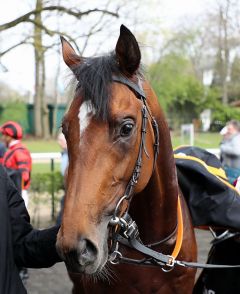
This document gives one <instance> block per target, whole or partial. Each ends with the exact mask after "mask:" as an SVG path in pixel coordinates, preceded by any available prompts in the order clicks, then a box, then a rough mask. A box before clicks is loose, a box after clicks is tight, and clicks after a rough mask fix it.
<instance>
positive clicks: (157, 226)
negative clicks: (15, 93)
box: [131, 120, 178, 243]
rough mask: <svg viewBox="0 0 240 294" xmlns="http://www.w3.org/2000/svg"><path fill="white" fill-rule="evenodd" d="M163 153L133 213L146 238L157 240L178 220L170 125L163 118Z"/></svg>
mask: <svg viewBox="0 0 240 294" xmlns="http://www.w3.org/2000/svg"><path fill="white" fill-rule="evenodd" d="M159 125H160V128H159V137H160V146H159V156H158V160H157V163H156V167H155V170H154V172H153V175H152V177H151V179H150V181H149V183H148V185H147V186H146V188H145V189H144V191H142V192H141V193H139V194H137V195H135V196H134V199H133V201H132V204H131V206H132V208H131V211H132V214H133V216H134V219H136V222H137V224H138V226H139V231H140V234H141V237H142V239H143V241H145V242H150V243H151V242H156V241H159V240H160V239H162V238H165V237H166V236H168V235H169V234H171V233H172V231H173V230H174V228H175V227H176V223H177V196H178V184H177V177H176V169H175V162H174V157H173V151H172V145H171V139H170V134H169V131H168V126H167V125H166V122H165V120H164V121H160V122H159Z"/></svg>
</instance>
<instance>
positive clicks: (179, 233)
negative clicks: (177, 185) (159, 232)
mask: <svg viewBox="0 0 240 294" xmlns="http://www.w3.org/2000/svg"><path fill="white" fill-rule="evenodd" d="M177 219H178V228H177V239H176V243H175V247H174V249H173V253H172V255H171V256H172V257H173V258H174V259H175V258H176V257H177V256H178V254H179V251H180V250H181V247H182V241H183V217H182V207H181V202H180V197H179V196H178V205H177Z"/></svg>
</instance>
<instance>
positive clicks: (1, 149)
mask: <svg viewBox="0 0 240 294" xmlns="http://www.w3.org/2000/svg"><path fill="white" fill-rule="evenodd" d="M5 152H6V147H5V144H4V143H3V142H0V164H2V161H3V156H4V154H5Z"/></svg>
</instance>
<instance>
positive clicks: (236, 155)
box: [220, 120, 240, 183]
mask: <svg viewBox="0 0 240 294" xmlns="http://www.w3.org/2000/svg"><path fill="white" fill-rule="evenodd" d="M220 134H221V135H222V136H223V140H222V142H221V144H220V159H221V162H222V164H223V167H224V169H225V172H226V174H227V177H228V179H229V181H230V183H233V182H234V181H235V180H236V178H237V177H238V176H239V175H240V123H239V122H238V121H236V120H231V121H229V122H228V123H227V124H226V126H225V127H224V128H223V129H222V130H221V132H220Z"/></svg>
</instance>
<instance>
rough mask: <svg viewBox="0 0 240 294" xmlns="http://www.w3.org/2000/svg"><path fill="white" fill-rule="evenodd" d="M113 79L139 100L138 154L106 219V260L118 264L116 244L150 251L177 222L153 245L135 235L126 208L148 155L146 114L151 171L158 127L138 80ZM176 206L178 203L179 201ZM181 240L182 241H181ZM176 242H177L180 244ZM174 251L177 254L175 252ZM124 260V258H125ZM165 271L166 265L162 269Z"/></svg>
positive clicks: (168, 258) (168, 259)
mask: <svg viewBox="0 0 240 294" xmlns="http://www.w3.org/2000/svg"><path fill="white" fill-rule="evenodd" d="M113 81H114V82H117V83H121V84H124V85H126V86H127V87H128V88H129V89H130V90H132V91H133V92H134V93H135V95H136V97H137V98H138V99H140V100H141V101H142V104H143V106H142V110H141V112H142V126H141V139H140V146H139V151H138V156H137V160H136V163H135V167H134V169H133V173H132V176H131V178H130V180H129V182H128V184H127V186H126V189H125V192H124V195H123V196H122V197H121V198H120V200H119V201H118V203H117V205H116V208H115V210H114V213H113V216H112V218H111V220H110V223H109V224H110V226H112V237H111V242H112V246H111V249H110V262H111V263H113V264H116V263H119V261H120V259H121V261H123V259H124V258H123V257H122V254H121V253H120V252H119V251H118V247H119V243H122V244H124V245H127V246H129V245H130V244H129V242H126V240H128V241H129V240H131V243H132V244H131V245H130V246H131V247H134V248H135V249H136V250H137V251H140V252H142V251H144V252H142V253H146V251H152V252H155V251H153V250H152V249H150V248H151V247H153V246H156V245H159V244H162V243H164V242H166V241H168V240H169V239H171V238H172V237H173V236H174V235H175V233H176V231H177V227H178V226H177V225H176V227H175V229H174V231H173V232H172V233H171V234H170V235H169V236H168V237H166V238H164V239H163V240H161V241H159V242H156V243H155V244H150V245H147V246H146V249H145V248H144V247H145V245H143V244H142V242H141V240H140V238H139V233H138V228H137V225H136V223H135V221H133V220H132V218H131V217H130V215H129V214H128V211H129V207H130V202H131V199H132V196H133V192H134V187H135V186H136V185H137V183H138V179H139V176H140V172H141V168H142V159H143V152H144V153H145V154H146V156H148V157H149V155H148V153H147V150H146V147H145V141H146V132H147V130H146V127H147V120H148V115H149V116H150V118H151V125H152V128H153V131H154V144H153V148H154V161H153V170H154V168H155V164H156V160H157V157H158V153H159V130H158V124H157V122H156V120H155V118H154V117H153V116H152V114H151V112H150V109H149V107H148V105H147V101H146V100H147V99H146V95H145V93H144V91H143V89H142V86H141V81H140V80H138V81H139V82H138V84H136V83H134V82H132V81H131V80H129V79H127V78H126V77H124V76H113ZM123 201H127V203H128V205H127V208H126V210H125V212H124V214H123V215H122V216H120V215H119V213H120V206H121V204H122V203H123ZM179 205H180V202H179ZM181 242H182V241H181ZM181 242H180V243H181ZM133 243H134V244H135V245H133ZM178 247H179V249H178V252H179V250H180V247H181V244H180V245H179V246H178ZM178 252H177V254H178ZM173 259H174V258H173V257H172V256H166V258H164V261H165V263H164V264H163V265H166V266H170V267H171V268H172V264H173ZM125 261H126V259H125ZM128 261H130V260H129V259H128ZM131 262H134V261H133V260H131ZM137 263H139V261H137ZM141 263H142V264H147V263H149V258H147V259H146V260H145V259H144V261H143V262H141ZM163 269H164V270H165V271H166V268H163Z"/></svg>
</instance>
